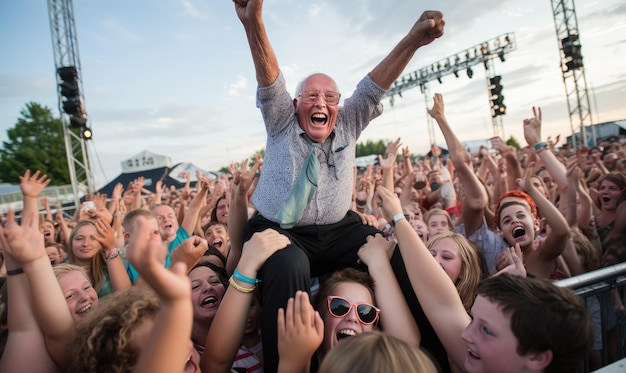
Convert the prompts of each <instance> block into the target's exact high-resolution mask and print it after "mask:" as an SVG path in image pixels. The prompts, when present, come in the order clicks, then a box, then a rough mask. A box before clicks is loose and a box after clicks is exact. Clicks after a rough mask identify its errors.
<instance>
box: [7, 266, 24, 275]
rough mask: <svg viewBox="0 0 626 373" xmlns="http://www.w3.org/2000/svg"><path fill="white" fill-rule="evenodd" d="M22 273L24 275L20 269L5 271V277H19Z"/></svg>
mask: <svg viewBox="0 0 626 373" xmlns="http://www.w3.org/2000/svg"><path fill="white" fill-rule="evenodd" d="M22 273H24V269H23V268H21V267H20V268H15V269H7V276H15V275H21V274H22Z"/></svg>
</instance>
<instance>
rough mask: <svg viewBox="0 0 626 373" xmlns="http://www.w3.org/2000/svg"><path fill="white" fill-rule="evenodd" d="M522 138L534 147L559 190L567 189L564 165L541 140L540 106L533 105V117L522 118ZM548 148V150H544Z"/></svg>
mask: <svg viewBox="0 0 626 373" xmlns="http://www.w3.org/2000/svg"><path fill="white" fill-rule="evenodd" d="M524 138H525V139H526V142H527V143H528V145H529V146H530V147H531V148H532V149H535V152H536V154H537V157H539V159H541V161H542V162H543V165H544V166H545V167H546V170H547V171H548V173H549V174H550V175H551V176H552V178H553V179H554V181H555V182H556V185H557V186H558V187H559V190H560V191H564V190H566V189H567V177H566V176H565V172H566V171H565V166H564V165H563V163H561V162H559V160H558V159H557V158H556V156H555V155H554V153H553V152H552V151H551V150H550V148H549V146H548V143H547V142H542V141H541V108H540V107H534V106H533V117H532V118H529V119H524ZM544 150H548V151H544Z"/></svg>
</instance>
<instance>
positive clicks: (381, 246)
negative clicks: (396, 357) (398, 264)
mask: <svg viewBox="0 0 626 373" xmlns="http://www.w3.org/2000/svg"><path fill="white" fill-rule="evenodd" d="M395 246H396V245H395V242H389V241H388V240H387V239H386V238H384V237H383V236H382V235H380V234H377V235H376V236H368V237H367V243H366V244H365V245H363V246H361V248H360V249H359V251H358V255H359V259H361V261H362V262H363V263H365V265H367V269H368V272H369V273H370V275H371V276H372V278H373V279H374V282H375V283H376V287H375V289H374V290H375V293H376V294H375V295H376V303H378V307H379V308H380V310H381V312H380V322H381V324H382V325H383V328H384V330H385V333H387V334H390V335H393V336H394V337H397V338H400V339H402V340H403V341H405V342H407V343H410V344H412V345H413V346H416V347H419V345H420V343H421V334H420V330H419V328H418V326H417V323H416V322H415V319H414V318H413V315H412V314H411V310H409V306H408V304H407V303H406V300H405V299H404V295H402V290H401V289H400V285H399V284H398V281H397V280H396V276H395V275H394V274H393V269H392V268H391V263H390V261H389V259H390V257H391V254H392V253H393V249H394V247H395Z"/></svg>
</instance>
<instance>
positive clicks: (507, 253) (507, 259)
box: [494, 243, 526, 277]
mask: <svg viewBox="0 0 626 373" xmlns="http://www.w3.org/2000/svg"><path fill="white" fill-rule="evenodd" d="M496 267H497V268H499V270H498V272H497V273H496V274H494V276H499V275H501V274H503V273H508V274H511V275H516V276H522V277H526V267H524V254H522V249H521V248H520V247H519V244H518V243H516V244H515V246H514V247H508V248H507V249H506V250H504V252H502V254H500V257H498V261H497V264H496Z"/></svg>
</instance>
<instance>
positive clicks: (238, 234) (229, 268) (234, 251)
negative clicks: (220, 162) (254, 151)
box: [226, 159, 256, 274]
mask: <svg viewBox="0 0 626 373" xmlns="http://www.w3.org/2000/svg"><path fill="white" fill-rule="evenodd" d="M253 170H254V168H253V169H251V170H248V160H247V159H245V160H244V161H243V162H241V166H240V168H239V169H237V167H236V165H234V164H233V165H232V166H231V171H230V172H231V173H232V175H233V182H232V183H231V192H230V207H229V210H228V235H229V236H230V253H229V254H228V258H227V260H226V272H227V273H228V274H232V273H233V271H234V270H235V267H236V266H237V263H238V262H239V258H241V250H242V249H243V244H244V237H245V230H246V227H247V223H248V198H247V196H248V193H247V191H248V190H249V189H250V184H251V183H252V182H253V180H254V179H256V178H255V177H254V171H253Z"/></svg>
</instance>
